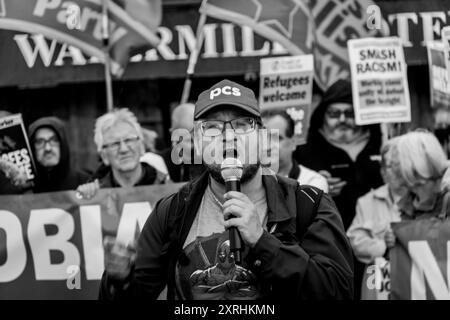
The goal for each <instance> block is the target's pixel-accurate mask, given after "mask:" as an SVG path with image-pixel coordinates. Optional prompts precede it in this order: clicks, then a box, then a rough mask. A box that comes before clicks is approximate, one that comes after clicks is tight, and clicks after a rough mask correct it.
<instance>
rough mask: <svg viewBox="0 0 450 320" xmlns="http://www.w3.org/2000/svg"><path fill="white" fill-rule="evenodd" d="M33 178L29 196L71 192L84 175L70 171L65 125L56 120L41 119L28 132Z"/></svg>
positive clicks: (81, 181) (83, 178)
mask: <svg viewBox="0 0 450 320" xmlns="http://www.w3.org/2000/svg"><path fill="white" fill-rule="evenodd" d="M28 136H29V139H30V143H31V149H32V151H33V155H34V159H36V170H37V178H36V181H35V185H34V188H33V192H35V193H40V192H53V191H63V190H74V189H75V188H76V187H77V186H78V185H80V184H81V183H84V182H86V181H87V179H88V175H87V174H85V173H83V172H81V171H78V170H75V169H74V168H72V166H71V163H70V150H69V143H68V140H67V134H66V130H65V123H64V122H63V121H62V120H60V119H58V118H56V117H44V118H40V119H38V120H36V121H35V122H33V123H32V124H31V125H30V126H29V128H28Z"/></svg>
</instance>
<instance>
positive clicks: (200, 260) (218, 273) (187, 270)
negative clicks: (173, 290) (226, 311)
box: [177, 231, 260, 300]
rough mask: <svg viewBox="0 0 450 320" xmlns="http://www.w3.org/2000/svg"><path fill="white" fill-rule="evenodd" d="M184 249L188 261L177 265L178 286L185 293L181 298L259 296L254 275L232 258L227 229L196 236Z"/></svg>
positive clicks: (202, 298) (215, 298)
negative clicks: (183, 264) (205, 235)
mask: <svg viewBox="0 0 450 320" xmlns="http://www.w3.org/2000/svg"><path fill="white" fill-rule="evenodd" d="M184 252H185V254H186V256H187V257H188V260H189V263H188V264H187V265H185V266H182V265H180V264H178V266H177V278H178V286H179V289H181V291H182V294H183V295H184V297H180V298H182V299H183V298H184V299H194V300H239V299H241V300H252V299H257V298H259V297H260V288H259V284H258V281H257V280H258V279H257V278H256V276H255V275H254V274H253V273H252V272H251V271H250V270H248V269H246V268H245V267H244V266H239V265H237V264H236V263H235V261H234V256H233V253H231V251H230V241H229V240H228V231H225V232H223V233H214V234H212V235H211V236H209V237H197V238H196V240H195V241H193V242H192V243H190V244H189V245H188V246H186V247H185V249H184ZM245 254H246V252H244V255H245Z"/></svg>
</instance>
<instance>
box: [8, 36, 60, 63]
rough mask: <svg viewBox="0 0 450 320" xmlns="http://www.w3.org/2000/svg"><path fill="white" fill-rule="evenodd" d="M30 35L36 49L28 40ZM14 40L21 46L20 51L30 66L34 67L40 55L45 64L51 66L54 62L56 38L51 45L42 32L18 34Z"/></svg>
mask: <svg viewBox="0 0 450 320" xmlns="http://www.w3.org/2000/svg"><path fill="white" fill-rule="evenodd" d="M29 37H30V38H31V39H33V41H34V49H32V48H31V45H30V43H29V42H28V38H29ZM14 40H15V41H16V43H17V45H18V46H19V49H20V52H21V53H22V55H23V57H24V59H25V63H26V64H27V66H28V68H33V67H34V65H35V63H36V59H37V57H38V56H39V57H40V58H41V60H42V62H43V63H44V66H46V67H49V66H50V64H51V63H52V59H53V55H54V53H55V49H56V43H57V42H56V40H53V41H51V44H50V46H48V44H47V41H46V40H45V38H44V36H43V35H42V34H33V35H28V34H17V35H15V36H14Z"/></svg>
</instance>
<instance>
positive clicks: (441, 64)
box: [427, 41, 450, 108]
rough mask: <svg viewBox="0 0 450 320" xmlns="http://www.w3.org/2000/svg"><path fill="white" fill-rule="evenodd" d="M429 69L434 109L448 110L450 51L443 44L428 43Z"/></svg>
mask: <svg viewBox="0 0 450 320" xmlns="http://www.w3.org/2000/svg"><path fill="white" fill-rule="evenodd" d="M427 53H428V69H429V74H430V100H431V101H430V102H431V106H432V107H433V108H446V107H448V106H449V105H450V85H449V83H448V80H449V73H448V70H447V64H448V49H447V48H446V46H445V45H444V44H443V43H442V42H438V41H430V42H428V43H427Z"/></svg>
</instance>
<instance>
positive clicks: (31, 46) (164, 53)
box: [13, 16, 287, 68]
mask: <svg viewBox="0 0 450 320" xmlns="http://www.w3.org/2000/svg"><path fill="white" fill-rule="evenodd" d="M88 22H89V19H88V18H86V16H82V17H81V21H80V24H81V26H82V28H86V24H87V23H88ZM218 26H219V24H215V23H211V24H206V25H205V27H204V28H203V34H204V43H203V46H204V51H203V53H202V55H201V56H202V58H204V59H211V58H219V57H227V58H230V57H238V56H239V55H240V56H242V57H253V56H266V55H269V54H270V53H272V54H274V55H282V54H287V51H286V49H285V48H284V47H283V46H281V45H280V44H279V43H277V42H272V43H271V42H270V41H265V42H264V44H263V46H262V48H260V49H256V48H255V39H254V33H253V30H252V29H251V28H249V27H242V28H241V34H242V44H241V47H242V50H241V51H240V52H238V51H236V39H235V35H234V27H236V26H235V25H233V24H230V23H225V24H222V25H221V26H220V28H218ZM217 30H219V31H220V32H222V41H223V52H219V51H218V49H217V36H216V33H217ZM96 32H97V31H96ZM173 32H176V33H177V37H176V39H177V47H178V53H175V52H174V51H173V50H172V48H171V47H170V45H171V44H172V41H173V40H174V34H173ZM158 34H159V37H160V43H159V45H158V48H157V49H150V50H148V51H147V52H146V53H145V54H138V55H135V56H133V57H131V58H130V61H131V62H141V61H157V60H159V58H160V57H161V58H162V59H163V60H167V61H172V60H187V59H188V58H189V54H188V52H191V51H192V50H193V49H194V48H195V42H196V37H195V33H194V31H193V30H192V27H191V26H190V25H177V26H175V27H174V30H171V29H169V28H167V27H164V26H160V27H158ZM114 36H115V37H116V38H117V39H116V38H114V39H115V40H118V39H119V38H120V37H122V36H123V35H122V34H121V29H120V28H119V29H118V30H117V32H116V33H115V34H113V35H112V37H114ZM13 39H14V41H15V42H16V43H17V46H18V47H19V50H20V52H21V54H22V56H23V57H24V59H25V63H26V64H27V66H28V67H29V68H33V67H34V66H35V64H36V61H37V59H38V58H40V59H41V60H42V62H43V63H44V66H45V67H49V66H51V65H54V66H63V65H64V64H66V63H67V60H70V59H71V60H72V61H71V65H86V64H92V63H99V61H98V59H92V58H89V57H87V56H86V55H84V54H82V53H81V51H80V50H79V49H78V48H75V47H73V46H69V45H64V46H63V47H61V48H58V49H57V46H56V45H57V43H58V42H57V41H56V40H48V39H46V38H44V36H43V35H39V34H36V35H29V34H17V35H15V36H14V38H13ZM271 44H272V51H271V50H270V48H271ZM65 58H68V59H65Z"/></svg>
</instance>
